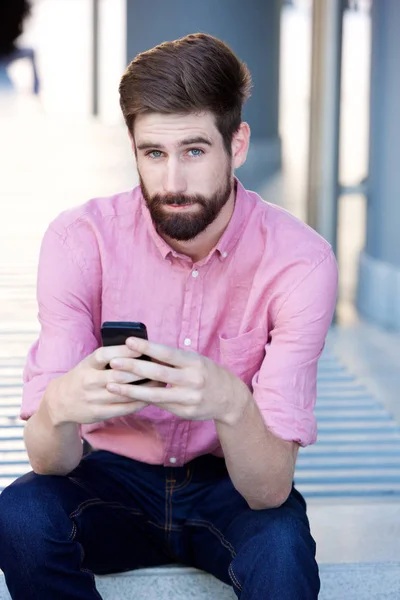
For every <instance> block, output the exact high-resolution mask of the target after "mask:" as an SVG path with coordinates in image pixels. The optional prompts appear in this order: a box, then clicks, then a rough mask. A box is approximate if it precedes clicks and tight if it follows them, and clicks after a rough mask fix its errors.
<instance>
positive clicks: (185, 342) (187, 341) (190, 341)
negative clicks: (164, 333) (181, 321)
mask: <svg viewBox="0 0 400 600" xmlns="http://www.w3.org/2000/svg"><path fill="white" fill-rule="evenodd" d="M183 343H184V344H185V346H190V345H191V343H192V340H191V339H190V338H186V339H185V341H184V342H183Z"/></svg>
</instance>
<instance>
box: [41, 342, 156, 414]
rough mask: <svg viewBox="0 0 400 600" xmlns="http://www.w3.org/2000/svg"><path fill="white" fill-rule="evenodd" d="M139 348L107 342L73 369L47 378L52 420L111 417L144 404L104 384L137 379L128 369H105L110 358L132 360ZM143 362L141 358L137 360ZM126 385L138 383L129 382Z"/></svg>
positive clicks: (142, 406)
mask: <svg viewBox="0 0 400 600" xmlns="http://www.w3.org/2000/svg"><path fill="white" fill-rule="evenodd" d="M141 354H142V353H141V352H136V351H135V350H130V349H129V348H128V347H127V346H126V345H124V346H108V347H101V348H98V349H97V350H95V352H93V353H92V354H90V355H89V356H88V357H86V358H85V359H84V360H83V361H82V362H80V363H79V364H78V365H77V366H76V367H75V368H74V369H72V370H71V371H69V372H68V373H66V374H65V375H62V376H61V377H59V378H58V379H55V380H54V381H52V382H51V384H50V385H51V386H52V387H53V390H52V393H51V394H50V395H49V396H47V397H50V398H51V405H50V406H49V405H48V406H47V408H48V412H49V415H50V417H51V419H52V421H53V422H54V423H56V424H61V423H68V422H71V423H79V424H84V423H96V422H98V421H104V420H106V419H111V418H113V417H122V416H126V415H128V414H130V413H134V412H137V411H138V410H141V409H142V408H145V407H146V406H147V404H146V402H142V401H140V400H136V399H130V398H129V397H121V396H120V395H117V394H113V393H110V391H108V389H107V385H109V384H111V383H113V382H118V383H120V384H129V383H130V382H132V381H137V380H138V379H141V377H137V376H136V375H134V374H133V373H132V372H126V371H124V370H119V371H116V370H113V369H107V370H106V368H105V367H106V366H107V365H108V364H109V362H110V361H111V360H112V359H114V358H120V359H123V360H132V359H134V358H137V357H138V356H140V355H141ZM138 362H145V361H138ZM158 385H163V384H160V383H158V382H149V383H147V384H141V386H143V387H145V386H146V387H154V386H158ZM128 387H139V386H131V385H128Z"/></svg>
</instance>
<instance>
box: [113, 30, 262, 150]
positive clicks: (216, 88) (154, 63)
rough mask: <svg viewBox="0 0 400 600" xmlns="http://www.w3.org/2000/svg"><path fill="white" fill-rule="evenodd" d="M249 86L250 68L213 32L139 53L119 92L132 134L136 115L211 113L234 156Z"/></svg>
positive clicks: (196, 34)
mask: <svg viewBox="0 0 400 600" xmlns="http://www.w3.org/2000/svg"><path fill="white" fill-rule="evenodd" d="M250 89H251V76H250V72H249V70H248V68H247V66H246V65H245V64H244V63H243V62H241V61H240V60H239V59H238V58H237V56H236V55H235V54H234V53H233V52H232V50H231V49H230V48H229V47H228V46H227V45H226V44H225V43H224V42H222V41H221V40H219V39H217V38H215V37H213V36H211V35H207V34H204V33H194V34H190V35H187V36H185V37H183V38H180V39H178V40H175V41H173V42H164V43H163V44H160V45H158V46H155V48H152V49H151V50H147V51H146V52H142V53H140V54H138V55H137V56H136V58H134V59H133V60H132V62H131V63H130V65H129V66H128V68H127V70H126V71H125V73H124V75H123V76H122V79H121V83H120V86H119V93H120V104H121V109H122V113H123V115H124V118H125V122H126V124H127V126H128V129H129V131H130V132H131V133H132V134H133V125H134V121H135V117H136V116H137V115H142V114H146V113H151V112H159V113H165V114H173V113H183V114H185V113H186V114H187V113H190V112H200V111H210V112H211V113H213V114H214V115H215V120H216V126H217V128H218V130H219V132H220V133H221V136H222V138H223V141H224V144H225V147H226V149H227V151H228V153H229V154H230V152H231V148H230V144H231V141H232V136H233V134H234V133H235V131H237V130H238V129H239V126H240V123H241V120H242V107H243V104H244V103H245V101H246V100H247V98H248V97H249V96H250Z"/></svg>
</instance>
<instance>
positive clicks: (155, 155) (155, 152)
mask: <svg viewBox="0 0 400 600" xmlns="http://www.w3.org/2000/svg"><path fill="white" fill-rule="evenodd" d="M146 156H150V158H160V157H161V156H162V152H161V150H151V152H148V153H147V155H146Z"/></svg>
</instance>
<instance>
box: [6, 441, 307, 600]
mask: <svg viewBox="0 0 400 600" xmlns="http://www.w3.org/2000/svg"><path fill="white" fill-rule="evenodd" d="M173 562H179V563H181V564H187V565H191V566H194V567H197V568H199V569H203V570H204V571H208V572H209V573H212V574H213V575H215V577H217V578H218V579H220V580H222V581H224V582H226V583H228V584H230V585H232V586H233V589H234V590H235V593H236V595H237V596H238V597H239V598H241V599H242V600H263V599H269V600H314V599H315V598H317V597H318V591H319V577H318V567H317V564H316V562H315V542H314V540H313V538H312V537H311V534H310V530H309V524H308V519H307V516H306V507H305V502H304V500H303V498H302V496H301V495H300V494H299V492H297V490H296V489H295V488H293V489H292V492H291V495H290V497H289V499H288V500H287V502H286V503H285V504H284V505H283V506H281V507H280V508H274V509H268V510H259V511H255V510H251V509H250V508H249V507H248V505H247V503H246V501H245V500H244V499H243V497H242V496H241V495H240V494H239V493H238V492H237V491H236V490H235V488H234V486H233V484H232V482H231V479H230V477H229V475H228V472H227V470H226V467H225V461H224V460H223V459H221V458H216V457H213V456H211V455H206V456H202V457H200V458H197V459H195V460H193V461H192V462H190V463H188V464H187V465H185V466H184V467H171V468H170V467H163V466H158V465H148V464H145V463H141V462H137V461H134V460H131V459H128V458H125V457H123V456H119V455H117V454H113V453H111V452H105V451H102V450H99V451H94V452H92V453H90V454H88V455H87V456H85V457H84V458H83V459H82V461H81V463H80V465H79V466H78V467H77V468H76V469H75V470H74V471H72V473H70V474H69V475H67V476H55V475H36V474H35V473H32V472H31V473H27V474H26V475H24V476H23V477H20V478H19V479H17V480H16V481H15V482H14V483H12V484H11V485H10V486H9V487H8V488H6V489H5V490H4V491H3V493H2V494H1V495H0V568H1V569H2V570H3V571H4V574H5V577H6V582H7V586H8V589H9V590H10V594H11V597H12V598H13V599H14V600H55V599H57V600H72V599H74V598H76V599H78V598H79V599H80V600H95V599H99V598H101V596H100V594H99V593H98V591H97V590H96V587H95V582H94V577H93V573H95V574H105V573H115V572H122V571H128V570H130V569H137V568H140V567H151V566H155V565H166V564H171V563H173Z"/></svg>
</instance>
